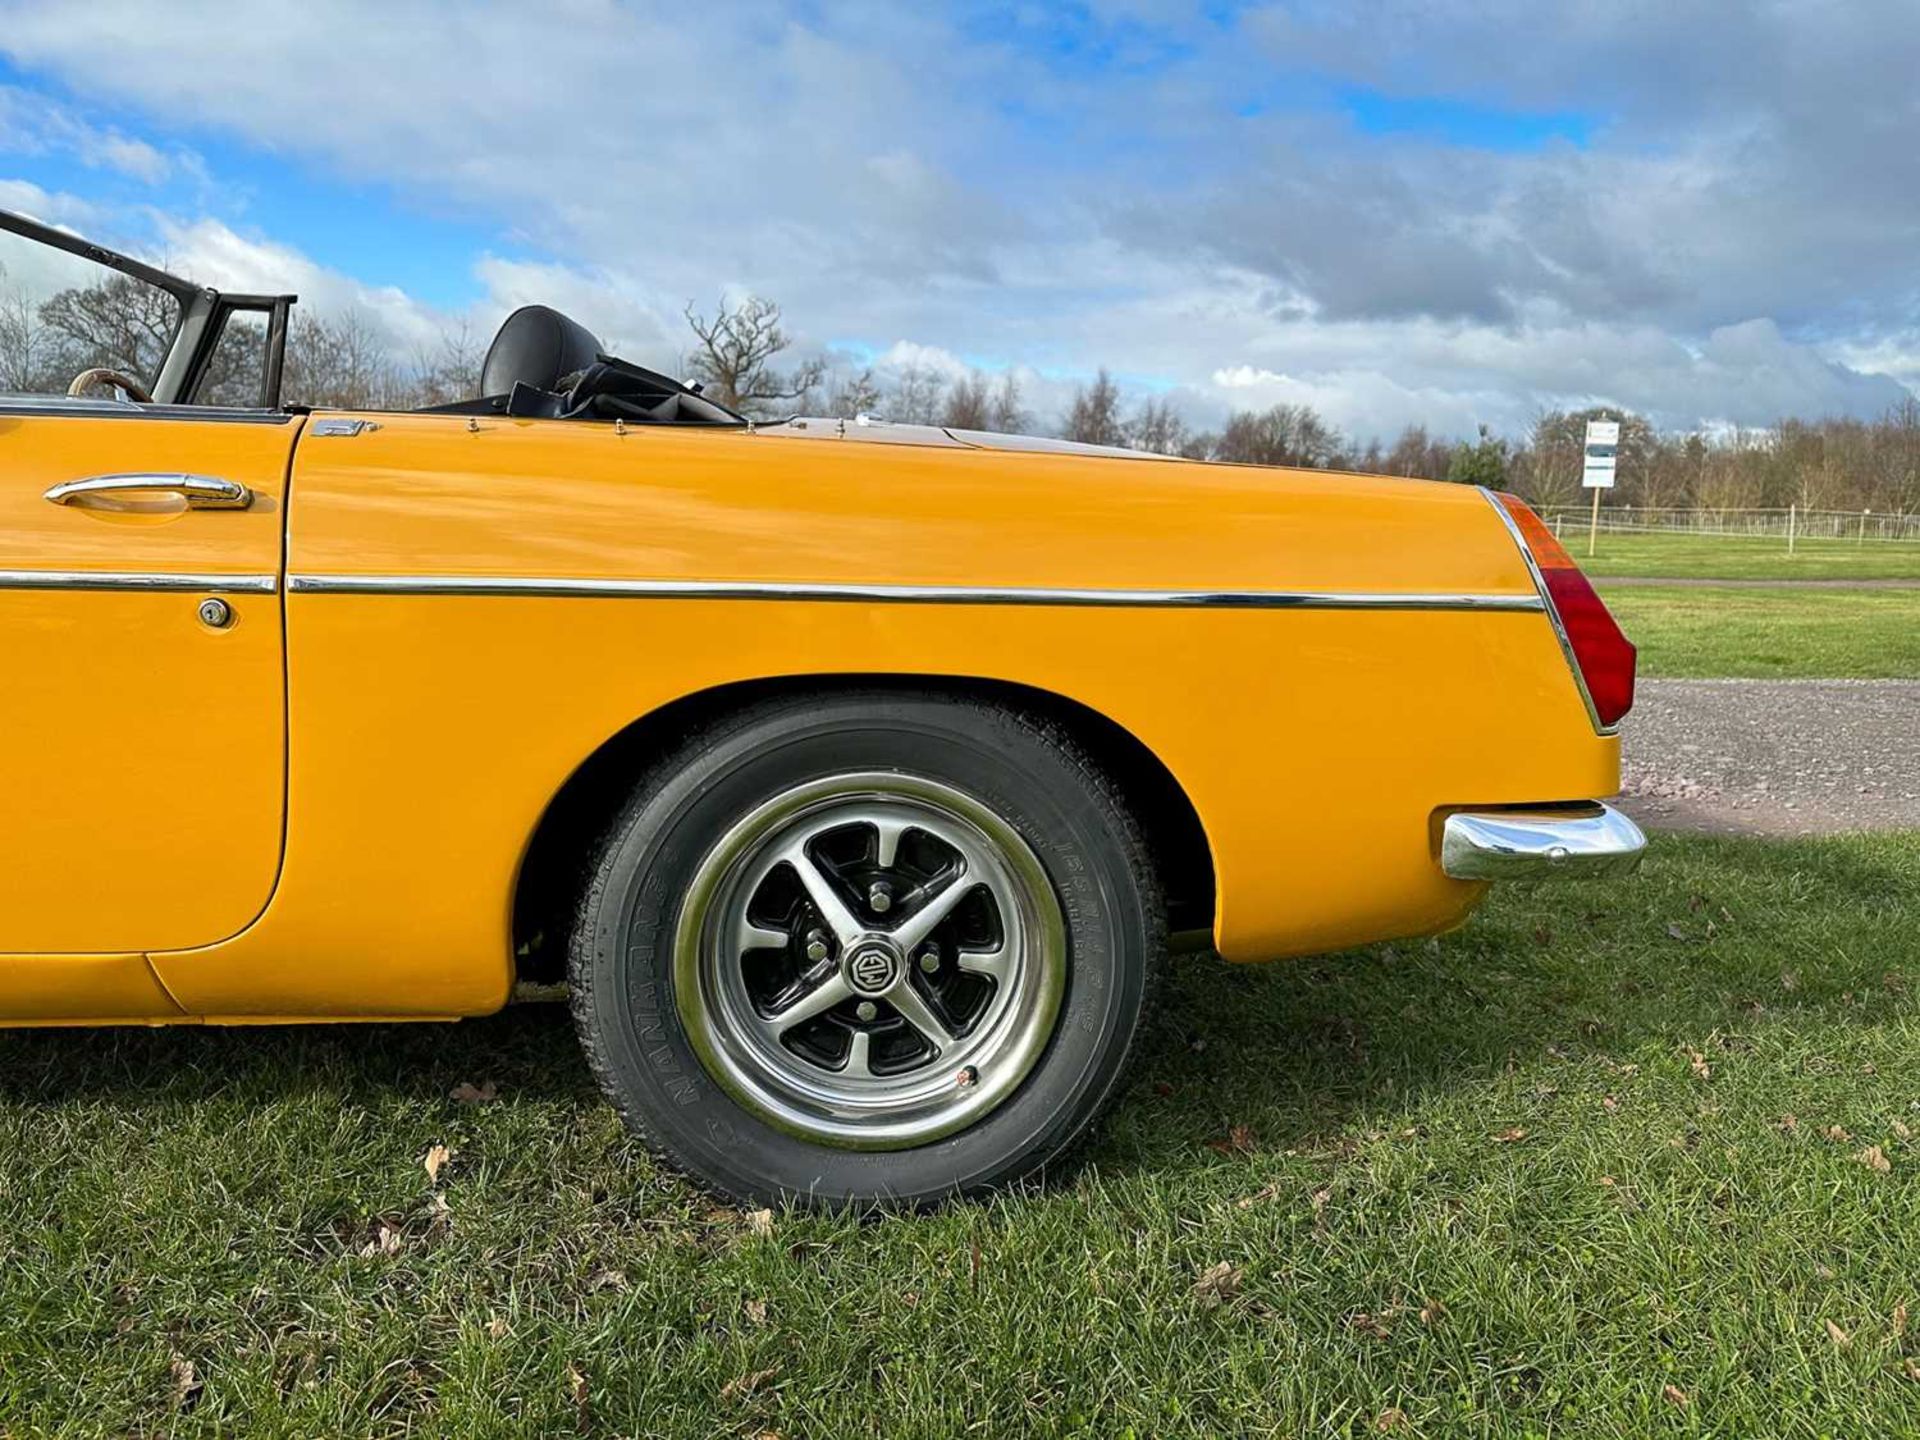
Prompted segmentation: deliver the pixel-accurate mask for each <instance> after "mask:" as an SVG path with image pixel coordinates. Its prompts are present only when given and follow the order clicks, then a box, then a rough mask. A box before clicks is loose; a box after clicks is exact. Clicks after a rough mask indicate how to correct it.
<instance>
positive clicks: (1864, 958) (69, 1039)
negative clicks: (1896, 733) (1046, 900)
mask: <svg viewBox="0 0 1920 1440" xmlns="http://www.w3.org/2000/svg"><path fill="white" fill-rule="evenodd" d="M1917 913H1920V836H1911V835H1910V836H1890V837H1880V838H1852V839H1846V840H1831V841H1817V842H1796V843H1792V844H1778V845H1768V844H1765V843H1762V842H1753V841H1710V840H1678V839H1669V838H1662V839H1660V840H1658V841H1657V842H1656V849H1655V852H1654V855H1653V856H1652V858H1651V859H1650V861H1649V863H1648V865H1647V867H1646V870H1645V872H1644V874H1643V876H1642V877H1641V878H1640V879H1638V880H1636V881H1633V882H1630V883H1625V884H1620V885H1617V886H1609V887H1570V888H1539V889H1535V890H1525V889H1513V890H1509V891H1507V892H1505V893H1502V894H1500V895H1498V896H1497V898H1496V899H1495V900H1494V901H1493V902H1492V903H1491V904H1490V905H1489V906H1488V908H1487V909H1486V910H1484V911H1483V912H1482V913H1481V915H1480V916H1479V917H1478V918H1477V919H1476V920H1475V921H1474V922H1473V924H1472V925H1471V926H1469V927H1468V928H1467V929H1466V930H1464V931H1462V932H1461V933H1459V934H1456V935H1453V936H1450V937H1447V938H1445V939H1443V940H1439V941H1435V942H1424V941H1423V942H1412V943H1405V944H1400V945H1395V946H1383V947H1378V948H1375V949H1372V950H1368V951H1364V952H1360V953H1356V954H1351V955H1346V956H1340V957H1333V958H1327V959H1320V960H1312V961H1304V962H1298V963H1293V964H1288V965H1283V966H1275V967H1269V968H1265V969H1244V970H1236V969H1228V968H1226V967H1224V966H1221V965H1219V964H1218V963H1217V962H1214V961H1211V960H1208V959H1201V958H1194V959H1189V960H1185V961H1183V962H1181V965H1180V968H1179V971H1178V973H1177V975H1176V983H1175V984H1174V985H1173V986H1172V987H1171V994H1170V997H1169V1001H1168V1004H1167V1008H1166V1010H1165V1011H1164V1013H1163V1015H1162V1016H1161V1018H1160V1020H1159V1021H1158V1022H1157V1024H1156V1026H1155V1028H1154V1031H1153V1033H1152V1036H1151V1040H1150V1043H1149V1044H1148V1046H1147V1051H1146V1054H1145V1056H1144V1060H1143V1063H1142V1065H1141V1067H1140V1070H1139V1072H1138V1076H1137V1080H1136V1083H1135V1084H1134V1085H1133V1087H1132V1089H1131V1091H1130V1093H1129V1094H1128V1095H1127V1097H1126V1099H1125V1101H1124V1102H1123V1104H1122V1105H1121V1107H1120V1109H1119V1111H1118V1113H1117V1114H1116V1115H1115V1117H1114V1119H1113V1121H1112V1123H1111V1124H1110V1126H1109V1128H1108V1129H1107V1131H1106V1133H1105V1137H1104V1138H1103V1139H1102V1140H1101V1142H1100V1143H1099V1144H1098V1146H1097V1147H1096V1149H1095V1151H1094V1155H1093V1163H1092V1164H1091V1166H1090V1167H1089V1168H1086V1169H1084V1170H1082V1171H1080V1172H1079V1173H1078V1174H1077V1175H1075V1176H1074V1177H1072V1178H1071V1179H1069V1180H1067V1181H1065V1182H1064V1183H1062V1184H1060V1185H1059V1186H1057V1187H1056V1188H1053V1189H1050V1190H1046V1191H1041V1192H1037V1193H1030V1194H1025V1195H1021V1196H1017V1197H1009V1198H1005V1199H1001V1200H998V1201H996V1202H994V1203H991V1204H985V1205H968V1206H960V1207H954V1208H951V1209H949V1210H947V1211H945V1212H943V1213H940V1214H937V1215H934V1216H931V1217H927V1218H921V1219H902V1218H879V1219H869V1220H859V1219H847V1218H839V1219H835V1218H825V1217H814V1216H804V1215H789V1214H778V1215H764V1214H763V1215H761V1216H758V1217H756V1216H751V1215H743V1214H741V1213H739V1212H736V1211H733V1210H730V1209H726V1208H723V1207H720V1206H717V1205H715V1204H713V1203H711V1202H709V1201H707V1200H705V1199H703V1198H701V1197H699V1196H698V1195H695V1194H693V1193H692V1192H690V1191H689V1190H688V1189H686V1188H685V1187H683V1186H682V1185H680V1184H679V1183H678V1182H676V1181H674V1180H672V1179H670V1178H669V1177H667V1176H665V1175H662V1174H659V1173H657V1172H656V1171H654V1170H653V1169H652V1168H651V1167H650V1166H649V1164H648V1162H647V1160H646V1159H645V1157H644V1155H643V1153H642V1152H641V1150H640V1148H639V1147H638V1146H637V1145H635V1144H633V1143H632V1142H631V1141H630V1140H628V1139H627V1138H626V1136H625V1135H624V1134H623V1132H622V1131H621V1130H620V1128H619V1127H618V1126H617V1125H616V1124H615V1122H614V1120H613V1117H612V1115H611V1113H610V1112H609V1111H608V1109H607V1108H606V1107H605V1106H604V1105H602V1104H601V1103H600V1101H599V1099H598V1098H597V1096H596V1094H595V1092H594V1091H593V1088H592V1086H591V1084H590V1083H589V1080H588V1078H587V1075H586V1072H585V1070H584V1069H583V1067H582V1065H581V1063H580V1061H579V1060H578V1058H577V1057H576V1055H575V1052H574V1049H573V1047H572V1042H571V1038H570V1035H569V1032H568V1029H567V1026H566V1022H565V1018H564V1015H563V1013H562V1012H561V1011H560V1010H559V1009H557V1008H553V1007H540V1008H528V1009H521V1010H516V1011H513V1012H510V1013H508V1014H506V1015H503V1016H501V1017H499V1018H496V1019H491V1020H486V1021H481V1022H475V1023H468V1024H463V1025H459V1026H454V1027H445V1028H432V1027H419V1028H378V1029H356V1028H349V1027H339V1028H320V1029H312V1030H304V1031H301V1030H253V1031H245V1030H243V1031H229V1032H213V1031H194V1030H174V1031H153V1032H147V1031H120V1032H78V1031H68V1032H40V1033H19V1034H13V1035H10V1036H6V1037H0V1157H4V1158H3V1159H0V1434H5V1435H26V1434H40V1433H43V1432H57V1433H60V1434H74V1435H127V1434H141V1435H158V1434H162V1433H164V1434H168V1435H202V1434H204V1435H211V1434H216V1433H246V1434H248V1435H328V1436H334V1435H361V1434H381V1435H397V1434H404V1433H414V1434H423V1435H429V1434H430V1435H443V1434H444V1435H463V1436H464V1435H527V1436H554V1435H572V1434H589V1435H632V1434H670V1435H689V1436H694V1435H699V1436H707V1435H721V1436H726V1435H747V1436H753V1435H763V1434H767V1433H772V1434H777V1435H782V1436H789V1437H803V1436H840V1435H887V1436H891V1435H914V1436H947V1435H958V1434H961V1433H963V1432H966V1433H977V1434H980V1435H983V1436H1002V1435H1013V1434H1042V1435H1047V1434H1090V1435H1101V1436H1115V1435H1139V1436H1146V1435H1154V1436H1160V1435H1219V1434H1234V1435H1239V1434H1269V1433H1273V1434H1285V1435H1339V1436H1359V1435H1363V1434H1364V1435H1375V1434H1379V1433H1383V1432H1384V1433H1406V1434H1410V1435H1414V1434H1417V1435H1453V1434H1457V1435H1484V1434H1512V1435H1522V1434H1530V1435H1548V1434H1555V1435H1568V1436H1583V1437H1584V1436H1636V1437H1637V1436H1642V1435H1649V1434H1673V1435H1689V1434H1709V1433H1711V1434H1716V1435H1767V1436H1802V1435H1804V1436H1809V1437H1811V1436H1816V1435H1823V1434H1838V1435H1846V1436H1877V1435H1889V1436H1891V1435H1900V1434H1908V1435H1910V1434H1913V1433H1914V1432H1915V1431H1916V1430H1920V1378H1916V1377H1920V1359H1916V1357H1917V1356H1920V1138H1916V1136H1917V1135H1920V1070H1916V1068H1915V1065H1914V1056H1915V1054H1916V1052H1917V1051H1920V930H1916V928H1915V923H1914V917H1915V915H1916V914H1917ZM463 1083H469V1084H472V1085H475V1086H479V1087H481V1093H483V1094H484V1093H488V1092H489V1091H492V1090H495V1089H497V1098H495V1099H492V1100H489V1101H482V1102H480V1103H460V1102H458V1101H456V1100H454V1099H452V1098H450V1093H449V1092H451V1091H452V1090H453V1089H454V1088H455V1087H456V1086H459V1085H461V1084H463ZM435 1145H444V1146H446V1147H449V1148H450V1149H451V1150H452V1152H453V1155H452V1159H451V1160H450V1161H449V1162H448V1163H447V1164H446V1166H445V1168H444V1169H443V1170H442V1171H441V1173H440V1174H439V1177H438V1181H437V1183H435V1182H430V1181H429V1178H428V1174H427V1171H426V1169H425V1168H424V1167H423V1163H422V1162H423V1157H424V1156H426V1155H427V1154H428V1152H429V1147H432V1146H435ZM1220 1267H1224V1268H1220ZM1208 1277H1212V1278H1210V1279H1209V1278H1208ZM1909 1314H1912V1316H1913V1321H1912V1324H1911V1325H1910V1326H1909V1327H1908V1328H1907V1329H1906V1330H1905V1332H1904V1333H1903V1331H1902V1318H1903V1317H1905V1316H1907V1315H1909Z"/></svg>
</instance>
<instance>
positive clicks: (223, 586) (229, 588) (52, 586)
mask: <svg viewBox="0 0 1920 1440" xmlns="http://www.w3.org/2000/svg"><path fill="white" fill-rule="evenodd" d="M279 588H280V582H279V578H278V577H277V576H274V575H187V574H170V573H167V572H165V571H154V572H148V571H132V570H0V590H144V591H148V592H155V591H169V592H174V593H181V592H215V593H221V592H224V593H228V594H236V595H271V594H273V593H274V591H276V590H278V589H279Z"/></svg>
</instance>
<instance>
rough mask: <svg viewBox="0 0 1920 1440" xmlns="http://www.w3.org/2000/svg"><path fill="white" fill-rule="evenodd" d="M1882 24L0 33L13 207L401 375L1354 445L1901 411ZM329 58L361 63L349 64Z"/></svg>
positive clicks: (1532, 9) (978, 6) (593, 25)
mask: <svg viewBox="0 0 1920 1440" xmlns="http://www.w3.org/2000/svg"><path fill="white" fill-rule="evenodd" d="M1913 28H1914V27H1912V26H1911V25H1909V24H1907V23H1905V21H1904V20H1903V18H1902V8H1901V6H1900V5H1898V4H1895V3H1892V0H1887V3H1885V4H1882V3H1880V0H1858V3H1857V4H1855V5H1851V6H1849V7H1846V8H1844V9H1842V10H1839V11H1835V10H1833V9H1832V8H1831V7H1827V8H1824V9H1821V10H1820V12H1819V13H1818V14H1816V13H1814V10H1812V9H1805V8H1796V7H1791V6H1770V7H1765V8H1764V9H1763V8H1761V7H1755V6H1750V5H1732V4H1726V5H1712V4H1688V3H1681V0H1675V3H1672V4H1669V5H1664V6H1661V7H1650V6H1637V5H1636V6H1626V5H1606V6H1603V5H1598V4H1594V5H1587V4H1584V3H1583V4H1578V5H1571V6H1566V7H1540V6H1537V5H1527V4H1521V3H1518V0H1461V3H1456V4H1453V5H1438V4H1430V3H1423V0H1376V3H1375V4H1372V5H1369V6H1364V7H1356V6H1351V5H1346V4H1337V3H1333V0H1291V3H1286V0H1283V3H1241V4H1227V3H1189V4H1181V3H1172V0H1086V3H1080V4H1040V3H1024V4H1023V3H1013V0H1008V3H994V4H988V3H947V4H936V3H930V4H926V5H916V6H910V7H909V6H900V5H897V4H892V3H881V0H844V3H829V0H810V3H806V4H797V5H787V6H780V5H772V4H751V3H715V4H710V5H708V6H706V7H703V8H701V9H700V10H699V11H698V13H697V14H696V13H695V12H691V11H689V10H688V9H687V8H686V7H684V6H681V5H674V6H653V5H640V4H628V3H615V0H560V3H558V4H557V5H555V6H552V7H525V6H494V5H455V4H450V3H448V4H442V3H433V0H421V3H417V4H409V5H403V6H397V5H391V4H389V5H374V4H365V3H358V0H311V3H308V4H303V5H300V6H297V7H295V6H284V7H283V6H278V5H267V6H254V7H249V8H247V9H245V10H241V9H239V8H235V9H232V10H230V11H226V12H222V11H221V10H220V9H218V8H217V7H207V6H199V7H191V8H184V9H182V10H180V11H177V12H175V13H173V14H172V15H170V16H169V19H168V23H166V24H165V25H160V24H156V23H154V20H153V17H152V15H151V12H150V11H149V10H148V9H147V8H146V7H142V6H137V5H133V4H131V3H126V0H97V3H90V4H89V5H87V6H75V7H59V8H58V9H55V8H52V7H46V6H44V5H28V4H17V3H14V0H0V203H3V204H10V205H15V206H23V207H25V208H34V207H35V206H38V207H39V208H40V209H41V210H43V211H47V212H51V213H52V214H53V216H54V218H58V219H60V220H62V221H63V222H65V223H70V224H73V225H74V226H75V228H79V229H82V230H87V231H91V232H92V233H95V234H97V235H99V236H100V237H101V238H103V239H107V240H109V241H115V242H119V243H123V244H126V245H129V246H131V247H134V248H138V249H140V250H142V251H143V252H145V253H149V254H158V255H164V256H165V257H166V258H167V260H168V261H169V262H170V263H172V264H173V265H174V266H175V267H176V268H179V269H183V270H188V271H196V267H197V271H196V273H198V274H200V275H203V276H204V277H205V278H208V279H210V280H212V281H214V282H216V283H225V284H245V285H247V286H249V287H253V288H293V289H298V290H300V291H301V292H302V294H303V303H309V304H312V305H314V306H317V307H320V308H323V309H324V308H334V309H338V308H352V309H355V310H358V311H360V312H362V313H364V314H365V315H367V316H368V317H370V318H371V319H372V320H374V321H375V322H376V323H377V324H378V325H379V326H380V327H381V328H383V329H384V330H385V331H386V332H387V333H388V334H389V335H390V337H391V338H392V340H393V343H394V344H395V345H396V346H397V347H402V348H404V347H407V346H416V347H417V346H419V345H422V344H424V343H427V342H428V341H429V340H430V339H431V337H433V336H435V335H437V334H438V333H440V332H441V331H444V330H446V329H449V328H452V327H457V326H460V325H465V326H467V327H468V328H469V329H470V330H472V331H475V332H484V331H486V330H487V329H489V328H490V327H491V325H492V324H493V323H495V322H496V321H497V319H498V318H499V316H500V315H501V314H503V313H504V311H505V310H506V309H507V308H509V307H510V306H511V305H513V304H517V303H522V302H524V301H526V300H529V299H546V300H549V301H551V302H553V303H558V304H560V305H561V306H562V308H565V309H568V310H570V311H572V312H574V313H577V314H578V315H579V316H580V318H582V319H583V320H585V321H586V322H587V323H588V324H589V325H591V326H593V327H594V328H595V329H597V330H599V331H600V332H602V333H603V334H605V335H607V336H608V337H609V338H610V339H612V340H614V341H615V342H617V343H619V344H620V345H621V346H622V347H623V348H625V349H627V350H628V351H630V352H632V353H634V354H635V355H636V357H637V358H641V359H645V360H650V361H653V362H655V363H671V362H672V361H673V360H674V358H675V356H676V353H677V351H678V349H679V347H680V346H681V345H682V344H683V342H684V322H683V321H682V319H681V311H682V309H683V308H684V307H685V305H686V304H687V303H688V302H690V301H691V302H696V303H700V304H702V305H711V303H712V302H713V301H714V299H715V298H716V297H717V296H719V295H721V294H723V293H739V292H743V291H748V290H752V291H756V292H758V293H762V294H767V295H770V296H772V297H773V298H775V299H777V300H779V301H780V302H781V303H782V304H783V305H784V306H785V307H786V311H787V316H788V320H789V328H790V329H791V330H792V331H793V333H794V334H795V335H796V337H798V339H799V341H800V344H801V346H802V347H803V348H811V349H816V350H820V351H824V352H828V353H829V354H830V355H831V356H832V357H833V358H835V359H836V360H837V361H839V362H840V363H848V364H851V363H868V362H869V361H874V362H877V363H878V364H879V365H880V366H881V367H882V368H883V369H885V368H887V367H897V366H899V365H902V364H924V365H929V366H932V367H934V368H938V369H943V370H946V371H948V372H950V373H957V372H958V371H959V370H961V369H963V368H964V367H966V366H968V365H979V366H985V367H989V368H999V367H1003V366H1011V367H1016V368H1017V369H1019V370H1020V372H1021V373H1022V374H1023V376H1025V377H1026V378H1027V380H1028V383H1029V386H1030V391H1031V394H1032V397H1033V399H1034V401H1035V406H1036V408H1037V409H1040V410H1042V411H1043V412H1044V411H1045V410H1046V409H1047V408H1048V407H1049V406H1052V405H1057V404H1059V403H1060V402H1061V401H1062V400H1063V399H1064V397H1065V394H1066V392H1067V390H1068V389H1069V388H1070V386H1071V384H1072V383H1073V382H1074V381H1075V380H1076V379H1078V378H1080V377H1083V376H1085V375H1088V374H1090V373H1091V372H1092V370H1093V369H1094V368H1095V367H1097V366H1100V365H1107V366H1110V367H1111V368H1112V369H1113V370H1114V371H1115V372H1116V373H1117V374H1120V375H1122V376H1123V377H1127V378H1128V380H1129V382H1130V384H1132V385H1133V386H1134V387H1135V388H1137V389H1141V390H1149V389H1150V390H1153V391H1156V392H1159V393H1165V394H1168V395H1171V396H1173V397H1175V398H1176V399H1177V400H1178V401H1179V402H1180V403H1181V404H1182V405H1183V406H1184V407H1185V408H1187V409H1188V410H1189V411H1190V413H1192V414H1193V416H1194V417H1195V418H1196V419H1197V420H1199V421H1201V422H1202V423H1205V422H1208V421H1211V420H1214V419H1217V418H1218V417H1219V416H1221V415H1223V414H1224V413H1225V411H1226V410H1227V409H1228V408H1230V407H1233V406H1243V405H1255V404H1265V403H1272V402H1273V401H1275V400H1288V401H1304V402H1307V403H1312V404H1315V405H1317V406H1318V407H1320V408H1321V409H1322V410H1324V411H1325V412H1326V413H1327V414H1328V415H1329V416H1330V417H1331V418H1333V419H1334V420H1335V421H1336V422H1337V423H1339V424H1341V425H1342V426H1344V427H1346V428H1347V429H1349V430H1350V431H1352V432H1354V433H1356V434H1360V435H1366V434H1373V433H1389V432H1391V431H1392V430H1394V429H1397V428H1398V427H1399V426H1400V425H1403V424H1407V423H1414V422H1420V423H1427V424H1430V425H1432V426H1434V427H1435V428H1438V429H1441V430H1443V431H1447V432H1449V433H1461V432H1465V431H1468V430H1470V428H1471V427H1472V425H1474V424H1475V423H1478V422H1481V421H1486V422H1489V423H1492V424H1495V425H1497V426H1500V427H1501V428H1506V429H1514V428H1518V427H1520V426H1523V425H1524V424H1526V423H1527V421H1528V419H1529V418H1530V416H1531V415H1532V414H1533V413H1534V412H1535V411H1537V410H1538V409H1539V408H1541V407H1542V406H1545V405H1550V404H1584V403H1588V402H1590V401H1596V400H1606V401H1608V402H1610V403H1616V404H1622V405H1627V406H1631V407H1633V408H1636V409H1640V410H1644V411H1647V412H1649V413H1651V414H1654V415H1655V416H1656V418H1658V419H1660V420H1662V421H1663V422H1664V423H1669V424H1676V425H1695V424H1726V423H1743V424H1758V423H1764V422H1766V421H1768V420H1771V419H1773V418H1776V417H1777V416H1778V415H1780V414H1782V413H1824V412H1828V411H1850V412H1854V413H1873V412H1876V411H1877V410H1879V409H1881V408H1884V406H1886V405H1887V404H1888V403H1890V402H1891V401H1893V400H1895V399H1898V398H1899V397H1900V396H1901V395H1903V394H1905V393H1906V390H1905V386H1906V384H1907V383H1909V382H1911V381H1913V380H1915V379H1917V378H1920V361H1916V359H1915V356H1916V353H1917V352H1920V346H1916V345H1915V343H1914V337H1915V333H1916V309H1917V307H1916V293H1917V288H1920V287H1916V284H1915V282H1914V281H1913V280H1912V279H1911V278H1910V274H1911V271H1912V268H1913V267H1912V263H1911V259H1910V257H1911V255H1912V254H1913V253H1914V241H1915V239H1916V238H1920V234H1917V232H1920V213H1916V209H1917V207H1920V202H1917V201H1916V200H1915V199H1914V198H1913V197H1914V196H1915V195H1916V194H1920V185H1914V184H1908V183H1904V182H1907V181H1909V180H1915V181H1920V175H1913V174H1911V173H1910V172H1911V171H1912V170H1913V169H1915V168H1916V163H1917V162H1915V161H1914V160H1913V159H1912V157H1911V154H1910V152H1912V151H1913V150H1914V148H1915V147H1913V146H1912V145H1911V143H1910V136H1911V134H1912V133H1913V123H1914V121H1915V119H1916V118H1917V117H1916V116H1915V114H1914V105H1915V102H1914V101H1913V100H1912V99H1911V98H1910V92H1911V90H1912V87H1911V86H1910V84H1908V83H1907V81H1906V79H1905V77H1906V76H1907V75H1910V74H1911V73H1912V68H1911V67H1912V63H1913V61H1914V60H1915V59H1916V58H1920V57H1916V56H1915V54H1914V53H1913V52H1914V44H1915V42H1914V41H1913V40H1911V39H1910V38H1908V34H1909V32H1910V31H1911V30H1912V29H1913ZM342 35H351V36H354V37H355V41H354V43H353V44H351V45H343V44H337V43H334V39H331V38H330V37H335V38H337V37H339V36H342Z"/></svg>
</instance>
